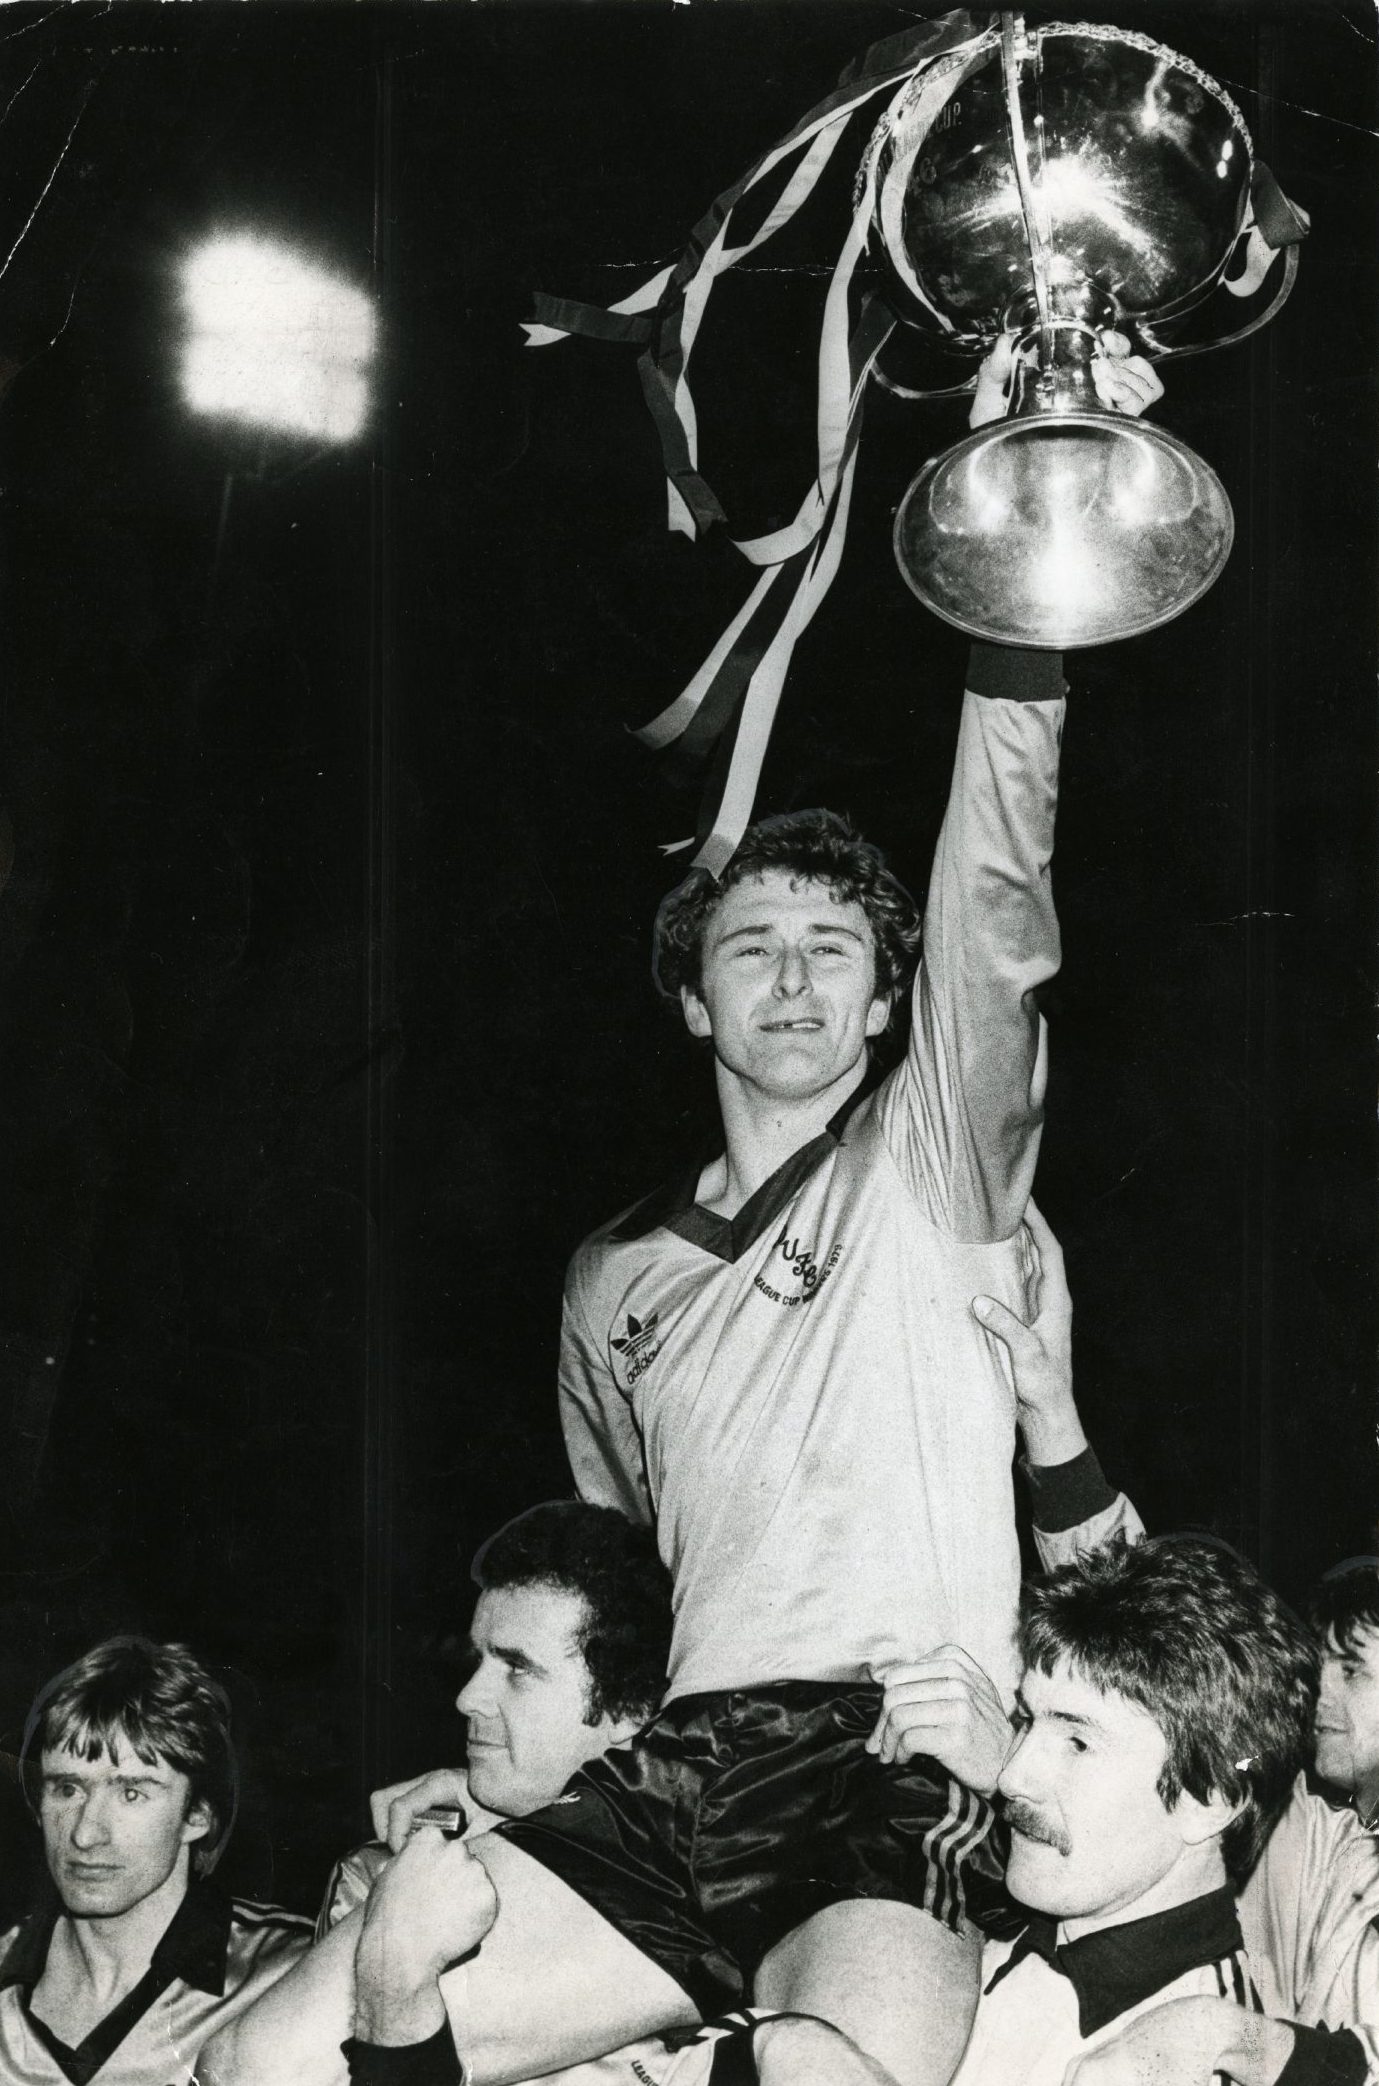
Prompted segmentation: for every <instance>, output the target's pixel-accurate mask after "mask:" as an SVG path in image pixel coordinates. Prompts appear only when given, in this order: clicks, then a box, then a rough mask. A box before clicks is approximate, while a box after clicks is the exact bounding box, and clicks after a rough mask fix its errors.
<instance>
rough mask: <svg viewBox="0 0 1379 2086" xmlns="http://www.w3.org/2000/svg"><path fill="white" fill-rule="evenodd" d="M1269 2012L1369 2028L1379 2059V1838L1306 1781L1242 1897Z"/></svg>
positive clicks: (1245, 1928)
mask: <svg viewBox="0 0 1379 2086" xmlns="http://www.w3.org/2000/svg"><path fill="white" fill-rule="evenodd" d="M1240 1926H1241V1930H1242V1932H1243V1933H1244V1936H1245V1940H1246V1943H1247V1944H1248V1947H1249V1950H1250V1954H1251V1956H1252V1957H1253V1959H1254V1961H1255V1962H1256V1963H1257V1964H1258V1965H1259V1972H1260V1989H1261V1990H1262V1992H1263V1993H1264V1999H1265V2004H1266V2007H1267V2010H1268V2012H1269V2013H1271V2014H1281V2015H1285V2016H1286V2017H1287V2018H1288V2019H1290V2020H1295V2021H1301V2022H1303V2023H1304V2024H1306V2025H1307V2026H1308V2027H1320V2028H1332V2029H1336V2028H1364V2029H1367V2030H1368V2031H1369V2034H1368V2039H1367V2049H1368V2053H1369V2055H1370V2060H1371V2064H1372V2065H1373V2063H1374V2062H1375V2059H1376V2056H1379V2042H1376V2038H1379V1834H1376V1833H1375V1832H1373V1831H1371V1830H1369V1829H1367V1828H1366V1827H1365V1826H1363V1825H1361V1823H1360V1821H1359V1819H1358V1818H1357V1817H1356V1816H1355V1813H1354V1812H1353V1811H1352V1810H1349V1809H1345V1808H1341V1807H1338V1806H1336V1805H1334V1804H1329V1803H1328V1802H1327V1801H1326V1799H1325V1797H1322V1796H1318V1795H1316V1794H1315V1792H1313V1791H1311V1790H1309V1789H1308V1787H1307V1784H1306V1782H1305V1781H1304V1779H1303V1777H1302V1776H1301V1775H1300V1776H1299V1777H1298V1780H1297V1784H1296V1786H1295V1788H1294V1790H1293V1795H1292V1798H1291V1801H1290V1802H1289V1805H1288V1808H1287V1810H1286V1811H1285V1812H1284V1814H1283V1816H1282V1818H1280V1820H1279V1822H1278V1824H1277V1825H1276V1826H1275V1827H1274V1830H1273V1832H1272V1833H1271V1834H1270V1836H1269V1838H1268V1840H1267V1841H1266V1842H1265V1847H1264V1852H1263V1853H1262V1854H1261V1856H1260V1858H1259V1860H1258V1862H1257V1863H1256V1864H1255V1867H1254V1870H1253V1871H1252V1873H1251V1875H1250V1879H1249V1881H1248V1882H1247V1883H1246V1885H1245V1888H1244V1889H1243V1890H1242V1892H1241V1893H1240Z"/></svg>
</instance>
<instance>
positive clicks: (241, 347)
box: [182, 233, 377, 442]
mask: <svg viewBox="0 0 1379 2086" xmlns="http://www.w3.org/2000/svg"><path fill="white" fill-rule="evenodd" d="M182 308H183V315H184V318H185V321H186V335H185V339H184V342H183V348H182V393H183V396H184V398H185V399H186V401H187V404H188V405H189V406H190V407H191V408H192V409H193V411H194V412H198V413H214V414H218V415H220V416H222V417H224V418H228V419H231V420H239V421H243V422H245V423H247V424H248V425H249V426H252V427H265V428H276V429H279V430H280V431H282V432H283V433H287V434H297V435H308V436H313V437H315V438H316V439H317V440H319V441H325V442H348V441H350V440H352V438H353V437H354V436H355V435H357V434H358V433H359V431H360V429H361V428H362V427H363V425H364V420H365V416H366V415H367V413H368V408H369V366H370V364H371V362H372V361H373V355H374V347H375V339H376V331H377V329H376V326H375V321H374V309H373V305H372V304H371V303H370V301H369V299H368V298H367V297H366V296H365V294H364V292H363V291H362V290H357V289H356V288H355V287H354V285H353V284H352V283H348V282H345V281H343V280H342V279H341V277H339V276H337V275H328V274H327V273H326V271H325V270H324V269H323V268H318V267H317V266H316V265H315V264H314V262H311V261H308V260H305V259H304V258H303V257H302V255H301V254H299V253H295V252H294V251H293V249H292V248H291V247H290V246H280V245H279V244H278V243H277V242H276V241H275V240H271V239H258V238H255V237H254V236H253V235H252V234H249V233H227V234H223V235H221V236H220V237H217V238H214V239H208V240H207V241H206V242H205V244H204V245H202V246H199V247H197V248H196V250H195V252H194V253H192V254H191V255H190V256H189V258H188V259H187V261H186V262H185V263H184V266H183V270H182Z"/></svg>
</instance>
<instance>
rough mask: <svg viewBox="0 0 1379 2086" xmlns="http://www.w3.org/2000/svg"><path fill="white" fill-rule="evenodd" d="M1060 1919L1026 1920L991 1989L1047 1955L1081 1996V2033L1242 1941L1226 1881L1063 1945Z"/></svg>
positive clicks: (1215, 1960)
mask: <svg viewBox="0 0 1379 2086" xmlns="http://www.w3.org/2000/svg"><path fill="white" fill-rule="evenodd" d="M1057 1935H1058V1922H1057V1920H1056V1919H1051V1918H1050V1917H1049V1915H1048V1914H1047V1913H1045V1912H1036V1913H1033V1914H1032V1915H1031V1917H1030V1921H1029V1924H1028V1926H1027V1927H1026V1928H1025V1931H1024V1932H1023V1934H1021V1936H1020V1938H1019V1940H1018V1941H1017V1942H1016V1944H1015V1946H1014V1948H1013V1949H1012V1950H1011V1952H1010V1954H1009V1955H1008V1956H1007V1958H1006V1960H1005V1962H1004V1963H1002V1965H1001V1967H1000V1969H999V1970H998V1971H997V1972H996V1974H995V1976H994V1977H993V1978H992V1979H991V1982H990V1984H988V1986H987V1988H986V1989H987V1991H988V1992H992V1991H994V1990H995V1988H996V1986H997V1985H998V1984H999V1983H1000V1982H1001V1979H1002V1978H1003V1977H1007V1976H1008V1975H1009V1974H1010V1972H1011V1971H1012V1970H1014V1969H1015V1967H1016V1965H1017V1964H1019V1963H1022V1962H1023V1961H1024V1960H1025V1958H1026V1956H1042V1957H1043V1958H1044V1961H1045V1962H1046V1963H1048V1964H1051V1965H1052V1967H1053V1968H1054V1969H1055V1970H1060V1971H1062V1973H1063V1975H1064V1977H1066V1978H1067V1980H1068V1982H1069V1984H1071V1986H1072V1988H1073V1990H1074V1991H1075V1992H1076V1994H1077V2018H1078V2026H1079V2027H1080V2028H1081V2031H1082V2034H1083V2036H1084V2037H1086V2036H1089V2035H1095V2034H1096V2032H1097V2030H1098V2029H1099V2028H1104V2027H1105V2026H1106V2025H1107V2023H1108V2022H1109V2021H1114V2020H1115V2019H1116V2017H1117V2016H1118V2015H1119V2014H1123V2013H1125V2012H1126V2011H1127V2009H1128V2008H1130V2007H1132V2006H1138V2005H1139V2004H1140V2002H1141V2000H1144V1999H1152V1998H1153V1996H1154V1994H1155V1993H1156V1992H1161V1991H1162V1990H1163V1988H1164V1986H1165V1985H1171V1984H1172V1982H1173V1980H1174V1978H1175V1977H1182V1975H1183V1974H1184V1972H1185V1971H1188V1970H1198V1969H1200V1968H1202V1967H1203V1966H1204V1965H1205V1964H1208V1963H1218V1962H1220V1960H1221V1958H1222V1957H1223V1956H1229V1955H1233V1954H1234V1952H1235V1950H1236V1949H1238V1948H1240V1947H1242V1946H1243V1943H1242V1942H1241V1939H1240V1922H1239V1920H1238V1919H1237V1918H1236V1913H1235V1899H1234V1897H1233V1896H1232V1895H1231V1892H1230V1889H1229V1887H1227V1886H1225V1885H1223V1886H1222V1888H1221V1889H1220V1890H1213V1891H1208V1893H1207V1894H1206V1896H1205V1897H1201V1898H1191V1899H1189V1901H1188V1903H1187V1904H1186V1905H1173V1906H1171V1907H1170V1908H1169V1910H1168V1911H1167V1912H1151V1913H1150V1914H1149V1916H1148V1918H1147V1919H1129V1920H1126V1921H1125V1923H1124V1925H1122V1926H1119V1927H1101V1928H1100V1929H1099V1930H1098V1931H1097V1932H1096V1933H1095V1934H1083V1935H1081V1936H1080V1937H1079V1938H1078V1939H1077V1940H1076V1941H1064V1942H1063V1943H1061V1944H1060V1943H1059V1942H1058V1939H1057Z"/></svg>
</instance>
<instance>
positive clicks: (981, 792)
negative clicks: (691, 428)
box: [883, 335, 1162, 1244]
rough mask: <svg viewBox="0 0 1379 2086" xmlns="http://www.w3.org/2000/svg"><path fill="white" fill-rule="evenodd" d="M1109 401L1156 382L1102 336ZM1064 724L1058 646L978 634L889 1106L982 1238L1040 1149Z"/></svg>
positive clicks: (919, 1166)
mask: <svg viewBox="0 0 1379 2086" xmlns="http://www.w3.org/2000/svg"><path fill="white" fill-rule="evenodd" d="M1104 346H1105V353H1104V354H1103V355H1101V356H1099V357H1098V358H1097V361H1096V364H1095V366H1094V374H1095V377H1096V383H1097V389H1098V392H1099V394H1100V396H1101V398H1102V402H1103V403H1104V404H1105V405H1107V406H1108V407H1110V408H1112V409H1113V410H1116V411H1119V412H1124V413H1127V414H1130V415H1136V414H1139V413H1141V412H1143V411H1144V409H1145V407H1146V406H1147V405H1149V404H1151V403H1152V402H1153V400H1154V399H1155V398H1157V397H1158V396H1159V395H1160V394H1161V392H1162V386H1161V385H1160V383H1159V381H1158V379H1157V377H1155V375H1154V373H1153V371H1152V370H1151V369H1150V367H1149V365H1148V363H1146V362H1144V361H1142V360H1141V359H1140V358H1139V357H1137V356H1132V355H1130V354H1129V353H1128V343H1126V342H1125V341H1123V340H1121V339H1120V338H1119V336H1114V335H1112V336H1107V337H1106V340H1105V342H1104ZM1011 369H1012V350H1011V347H1010V344H1009V342H1008V341H1003V342H1001V343H999V344H998V345H997V347H996V348H995V349H994V350H993V352H992V354H991V355H990V356H989V357H988V358H987V361H986V362H985V363H984V364H983V367H982V371H981V376H980V379H979V383H978V388H977V396H976V399H975V401H974V404H973V409H972V424H973V426H974V427H976V426H980V425H981V424H982V423H983V422H984V421H986V420H991V419H995V418H997V417H998V416H999V414H1000V413H1001V411H1002V410H1003V397H1004V392H1005V388H1006V386H1007V384H1008V383H1009V381H1010V375H1011ZM1062 729H1063V671H1062V661H1061V657H1060V655H1059V654H1057V653H1053V652H1024V651H1017V650H1013V649H1008V648H1006V647H1000V646H994V645H985V644H974V645H973V647H972V652H971V659H970V663H969V667H968V673H967V693H966V695H965V698H964V703H963V712H962V720H961V723H960V726H959V730H958V745H957V753H956V757H955V760H954V764H953V782H952V788H951V791H950V794H949V799H948V809H947V812H946V814H945V817H944V821H943V828H942V831H941V832H940V834H939V841H938V848H937V851H936V853H935V857H934V866H933V871H932V874H931V876H930V881H929V895H928V903H927V905H926V908H925V916H924V950H923V957H922V960H921V962H920V966H919V970H918V972H917V974H916V978H915V988H914V1008H913V1028H912V1032H911V1039H910V1050H909V1054H908V1057H907V1061H906V1064H905V1066H904V1068H903V1070H902V1072H901V1074H900V1075H899V1076H898V1077H897V1078H896V1079H895V1080H893V1081H892V1082H891V1083H890V1085H889V1088H888V1090H887V1094H886V1097H885V1102H884V1117H883V1120H884V1125H885V1130H886V1135H887V1140H888V1142H889V1144H890V1146H891V1149H892V1151H893V1152H894V1154H895V1156H896V1160H897V1163H898V1164H899V1165H900V1166H901V1167H902V1169H903V1170H904V1171H905V1173H906V1175H907V1178H908V1179H909V1180H910V1182H911V1185H912V1186H913V1188H914V1190H915V1193H916V1194H917V1195H918V1196H919V1198H920V1201H921V1203H922V1204H923V1205H924V1207H925V1209H926V1210H927V1212H928V1214H929V1216H930V1217H931V1219H932V1221H933V1222H934V1223H936V1224H938V1225H940V1226H941V1227H942V1228H943V1229H945V1230H947V1231H949V1232H951V1233H952V1234H953V1236H955V1237H957V1238H959V1239H962V1240H966V1241H970V1242H974V1243H979V1244H986V1243H990V1242H991V1241H994V1240H997V1239H1006V1238H1010V1237H1011V1236H1012V1234H1013V1233H1014V1231H1015V1229H1016V1227H1017V1225H1018V1224H1019V1222H1020V1219H1021V1216H1022V1215H1023V1213H1024V1208H1025V1204H1026V1202H1027V1201H1028V1199H1029V1193H1030V1187H1031V1185H1032V1182H1033V1179H1034V1169H1035V1162H1036V1160H1037V1158H1038V1155H1039V1133H1040V1129H1041V1127H1042V1124H1043V1112H1044V1086H1045V1076H1046V1065H1045V1037H1044V1025H1043V1021H1042V1018H1041V1016H1040V1014H1039V1010H1038V1005H1037V994H1038V991H1039V988H1040V987H1041V986H1042V985H1044V984H1046V983H1047V982H1048V980H1049V979H1050V978H1052V977H1053V975H1054V973H1055V972H1056V971H1057V969H1058V964H1059V957H1060V949H1059V939H1058V921H1057V918H1056V915H1055V913H1054V907H1053V888H1052V883H1051V879H1050V863H1051V859H1052V855H1053V833H1054V812H1055V808H1056V804H1057V793H1058V758H1059V747H1060V741H1061V738H1062Z"/></svg>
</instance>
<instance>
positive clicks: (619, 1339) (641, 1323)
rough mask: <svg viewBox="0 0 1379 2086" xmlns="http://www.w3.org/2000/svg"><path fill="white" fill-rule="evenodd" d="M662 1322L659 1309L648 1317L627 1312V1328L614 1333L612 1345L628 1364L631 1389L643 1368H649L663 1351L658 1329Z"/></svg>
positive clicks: (628, 1385)
mask: <svg viewBox="0 0 1379 2086" xmlns="http://www.w3.org/2000/svg"><path fill="white" fill-rule="evenodd" d="M660 1323H661V1314H660V1312H659V1311H653V1312H652V1313H651V1314H650V1316H649V1317H647V1318H634V1317H633V1316H632V1313H631V1312H630V1311H629V1312H628V1314H627V1330H626V1331H625V1332H624V1333H623V1334H622V1335H621V1336H619V1335H618V1334H616V1333H615V1334H614V1335H613V1338H612V1341H611V1342H610V1345H611V1346H612V1347H614V1348H615V1349H616V1350H617V1352H618V1353H619V1354H620V1355H621V1356H622V1357H623V1359H624V1361H625V1362H626V1364H627V1387H628V1389H629V1390H630V1389H631V1388H632V1385H633V1384H634V1383H635V1382H636V1381H637V1378H638V1377H639V1376H640V1375H641V1374H642V1372H643V1370H646V1369H649V1368H650V1367H651V1364H652V1363H653V1362H654V1361H655V1359H656V1357H657V1355H658V1354H659V1353H660V1352H661V1343H660V1341H659V1340H658V1339H657V1337H656V1329H657V1327H658V1326H659V1325H660Z"/></svg>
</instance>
